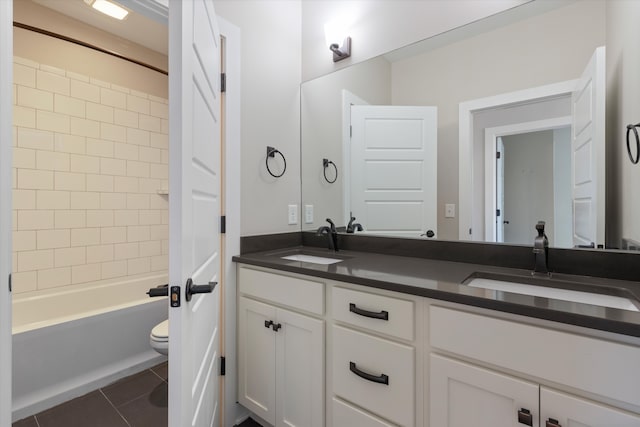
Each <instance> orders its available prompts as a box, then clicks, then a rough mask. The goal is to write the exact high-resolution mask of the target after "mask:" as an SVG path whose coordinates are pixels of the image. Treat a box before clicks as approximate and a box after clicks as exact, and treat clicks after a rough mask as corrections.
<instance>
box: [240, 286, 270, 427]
mask: <svg viewBox="0 0 640 427" xmlns="http://www.w3.org/2000/svg"><path fill="white" fill-rule="evenodd" d="M275 320H276V309H275V307H272V306H270V305H268V304H263V303H260V302H257V301H254V300H251V299H248V298H245V297H240V301H239V304H238V371H239V372H238V374H239V375H238V382H239V384H238V400H239V402H240V403H241V404H243V405H244V406H246V407H247V408H248V409H249V410H251V411H252V412H253V413H255V414H256V415H258V416H259V417H261V418H262V419H264V420H265V421H267V422H269V423H270V424H271V425H275V421H276V407H275V401H276V332H274V330H273V329H272V327H271V326H266V325H268V324H269V322H270V321H275ZM265 322H267V323H265Z"/></svg>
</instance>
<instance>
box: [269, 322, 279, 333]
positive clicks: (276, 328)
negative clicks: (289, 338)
mask: <svg viewBox="0 0 640 427" xmlns="http://www.w3.org/2000/svg"><path fill="white" fill-rule="evenodd" d="M280 328H282V325H281V324H280V323H274V324H273V325H272V326H271V329H273V330H274V332H278V329H280Z"/></svg>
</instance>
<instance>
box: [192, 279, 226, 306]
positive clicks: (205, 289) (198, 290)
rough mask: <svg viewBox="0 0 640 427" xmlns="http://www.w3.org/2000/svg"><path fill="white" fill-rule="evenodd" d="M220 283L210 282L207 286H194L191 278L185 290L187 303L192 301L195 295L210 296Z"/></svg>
mask: <svg viewBox="0 0 640 427" xmlns="http://www.w3.org/2000/svg"><path fill="white" fill-rule="evenodd" d="M217 284H218V282H209V283H207V284H206V285H194V284H193V280H191V277H189V278H188V279H187V286H186V289H185V298H186V299H187V301H191V297H192V296H193V295H194V294H210V293H211V292H213V289H214V288H215V287H216V285H217Z"/></svg>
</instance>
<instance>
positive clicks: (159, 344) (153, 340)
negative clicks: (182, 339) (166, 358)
mask: <svg viewBox="0 0 640 427" xmlns="http://www.w3.org/2000/svg"><path fill="white" fill-rule="evenodd" d="M149 343H150V344H151V347H152V348H153V349H154V350H155V351H157V352H158V353H160V354H164V355H168V354H169V319H167V320H165V321H164V322H160V323H158V324H157V325H156V326H154V327H153V329H152V330H151V334H150V335H149Z"/></svg>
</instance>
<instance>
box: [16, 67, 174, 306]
mask: <svg viewBox="0 0 640 427" xmlns="http://www.w3.org/2000/svg"><path fill="white" fill-rule="evenodd" d="M13 104H14V133H13V135H14V136H13V145H14V159H13V164H14V168H13V188H14V190H13V229H14V234H13V271H14V274H13V291H14V293H16V294H17V293H23V292H32V291H43V290H47V289H51V288H58V287H63V286H69V285H83V284H89V283H95V282H98V281H101V280H105V279H111V280H113V279H115V278H117V279H125V278H127V277H131V276H140V275H144V274H150V273H154V274H157V273H159V272H164V271H166V270H167V265H168V264H167V261H168V236H169V231H168V220H169V216H168V195H167V194H166V193H167V189H168V163H169V160H168V156H169V151H168V149H169V142H168V127H169V122H168V117H169V114H168V103H167V100H166V99H163V98H158V97H155V96H152V95H148V94H146V93H141V92H138V91H135V90H131V89H127V88H124V87H120V86H116V85H113V84H110V83H107V82H104V81H100V80H96V79H93V78H91V77H88V76H83V75H79V74H76V73H73V72H70V71H65V70H61V69H59V68H53V67H49V66H46V65H43V64H38V63H36V62H33V61H30V60H25V59H22V58H17V57H16V58H14V94H13Z"/></svg>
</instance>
